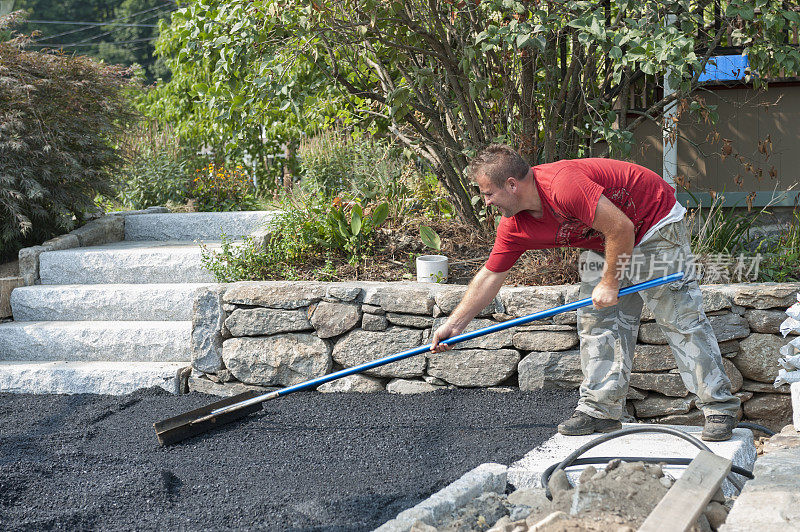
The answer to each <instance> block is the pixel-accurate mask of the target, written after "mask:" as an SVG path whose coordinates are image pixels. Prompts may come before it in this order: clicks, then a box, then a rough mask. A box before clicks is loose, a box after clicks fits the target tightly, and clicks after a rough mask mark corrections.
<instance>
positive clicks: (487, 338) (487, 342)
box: [432, 318, 514, 349]
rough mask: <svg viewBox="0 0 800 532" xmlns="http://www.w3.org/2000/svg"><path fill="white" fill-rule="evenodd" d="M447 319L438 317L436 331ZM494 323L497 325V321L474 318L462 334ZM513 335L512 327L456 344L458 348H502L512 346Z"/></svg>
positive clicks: (434, 328)
mask: <svg viewBox="0 0 800 532" xmlns="http://www.w3.org/2000/svg"><path fill="white" fill-rule="evenodd" d="M445 321H446V320H445V319H444V318H436V320H435V321H434V323H433V328H432V330H433V331H435V330H436V329H438V328H439V327H441V326H442V324H444V322H445ZM492 325H497V322H495V321H493V320H486V319H480V318H478V319H474V320H472V321H471V322H469V324H468V325H467V326H466V327H465V328H464V330H463V331H462V334H463V333H469V332H472V331H477V330H478V329H483V328H484V327H490V326H492ZM513 335H514V333H513V331H512V330H511V329H505V330H502V331H497V332H493V333H491V334H487V335H484V336H479V337H478V338H473V339H472V340H467V341H466V342H461V343H459V344H456V347H457V348H458V349H501V348H503V347H511V346H512V344H513V341H512V338H513Z"/></svg>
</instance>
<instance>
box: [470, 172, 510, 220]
mask: <svg viewBox="0 0 800 532" xmlns="http://www.w3.org/2000/svg"><path fill="white" fill-rule="evenodd" d="M475 183H476V184H477V185H478V189H480V191H481V195H482V196H483V201H484V203H486V206H487V207H488V206H489V205H494V206H495V207H497V210H499V211H500V214H502V215H503V216H504V217H506V218H510V217H512V216H514V215H515V214H517V213H518V212H519V211H520V210H521V208H520V203H519V199H518V198H517V196H516V194H514V192H515V191H516V186H515V184H516V182H515V181H514V180H513V179H506V182H505V184H504V185H503V186H502V187H498V186H497V185H495V184H494V182H493V181H492V180H491V179H489V178H488V177H487V176H486V175H484V174H481V175H479V176H478V177H477V178H476V179H475Z"/></svg>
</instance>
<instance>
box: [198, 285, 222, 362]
mask: <svg viewBox="0 0 800 532" xmlns="http://www.w3.org/2000/svg"><path fill="white" fill-rule="evenodd" d="M224 291H225V288H224V287H223V286H211V287H203V288H198V289H197V290H196V291H195V293H194V297H193V299H194V306H193V309H192V336H191V338H192V339H191V342H192V346H191V350H192V367H193V368H195V369H197V370H198V371H201V372H203V373H216V372H217V371H219V370H221V369H222V368H223V367H224V366H223V364H222V324H223V323H224V321H225V311H224V310H223V309H222V294H223V292H224Z"/></svg>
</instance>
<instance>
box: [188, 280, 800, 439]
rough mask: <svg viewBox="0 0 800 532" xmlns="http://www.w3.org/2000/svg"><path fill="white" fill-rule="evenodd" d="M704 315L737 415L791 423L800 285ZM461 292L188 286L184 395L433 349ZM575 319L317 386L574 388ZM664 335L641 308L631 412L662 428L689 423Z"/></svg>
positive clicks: (735, 296)
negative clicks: (790, 361)
mask: <svg viewBox="0 0 800 532" xmlns="http://www.w3.org/2000/svg"><path fill="white" fill-rule="evenodd" d="M702 289H703V294H704V307H705V312H706V314H707V315H708V316H709V319H710V320H711V325H712V327H713V328H714V331H715V333H716V335H717V339H718V341H719V342H720V348H721V351H722V353H723V356H724V363H725V369H726V371H727V373H728V376H729V377H730V379H731V382H732V383H733V391H734V392H735V393H736V395H738V396H739V397H740V398H741V399H742V402H743V411H744V417H745V418H746V419H747V420H750V421H754V422H758V423H762V424H765V425H767V426H770V427H777V428H778V429H779V428H780V427H782V426H783V425H785V424H787V423H790V422H791V397H790V394H789V386H788V385H786V386H781V387H780V388H777V389H776V388H774V387H773V386H772V382H773V381H774V379H775V377H776V376H777V375H778V369H779V366H778V363H777V360H778V358H779V352H778V350H779V348H780V347H781V346H782V345H785V344H786V343H787V340H785V339H784V338H783V337H781V336H780V335H779V334H778V329H779V325H780V323H781V322H782V321H783V320H784V319H785V317H786V316H785V314H784V311H785V309H786V308H788V307H789V306H790V305H791V304H793V303H794V302H795V301H796V293H797V292H798V291H800V283H785V284H774V283H764V284H736V285H706V286H703V287H702ZM465 290H466V287H464V286H454V285H436V284H424V283H367V282H364V283H317V282H243V283H233V284H228V285H213V286H211V287H208V288H203V289H200V290H198V292H197V294H196V298H195V308H194V320H193V321H194V323H193V331H192V344H193V345H192V351H193V362H192V365H193V367H194V369H195V370H198V371H199V372H200V373H201V374H203V375H202V376H201V377H200V378H197V377H194V378H193V379H192V384H193V386H192V387H193V388H195V389H201V390H204V391H212V388H214V387H215V386H218V383H228V387H231V386H233V385H234V384H235V383H236V382H237V381H238V383H240V384H239V385H238V386H235V387H236V389H237V390H241V389H242V386H241V384H242V383H243V384H246V385H257V386H264V387H274V386H290V385H293V384H297V383H300V382H303V381H305V380H308V379H311V378H315V377H318V376H322V375H325V374H327V373H330V372H332V371H336V370H339V369H341V368H344V367H351V366H355V365H357V364H361V363H363V362H366V361H369V360H373V359H376V358H379V357H383V356H386V355H390V354H393V353H397V352H399V351H402V350H404V349H408V348H412V347H416V346H418V345H422V344H425V343H429V342H430V336H431V331H432V330H435V328H436V327H438V325H439V324H440V323H442V322H443V321H444V320H445V319H446V317H447V315H448V314H449V313H450V312H452V311H453V309H454V308H455V307H456V305H457V304H458V302H459V301H460V299H461V297H462V295H463V294H464V291H465ZM577 295H578V287H577V286H540V287H508V288H503V289H502V290H501V291H500V293H499V294H498V296H497V298H495V300H494V301H493V302H492V303H491V304H490V305H489V306H488V307H487V308H485V309H484V310H483V311H482V312H481V313H480V315H479V316H478V317H477V318H476V319H475V320H474V321H473V322H472V324H471V325H470V327H469V328H468V329H467V331H469V330H474V329H477V328H480V327H485V326H488V325H492V324H494V323H497V322H500V321H504V320H507V319H511V318H517V317H520V316H524V315H527V314H530V313H533V312H537V311H541V310H545V309H549V308H552V307H555V306H558V305H561V304H564V303H565V302H571V301H574V300H576V299H577ZM575 324H576V313H575V312H574V311H573V312H569V313H565V314H561V315H558V316H554V317H553V318H552V319H548V320H544V321H538V322H534V323H532V324H529V325H526V326H522V327H517V328H514V329H509V330H506V331H502V332H496V333H493V334H490V335H487V336H484V337H481V338H477V339H474V340H471V341H468V342H465V343H463V344H459V345H458V346H457V347H458V348H457V349H454V350H453V351H450V352H447V353H440V354H430V355H424V356H423V355H418V356H415V357H411V358H409V359H405V360H403V361H400V362H395V363H392V364H389V365H387V366H383V367H378V368H374V369H372V370H369V371H368V372H367V373H366V374H365V375H351V376H349V377H345V378H343V379H339V380H336V381H332V382H329V383H327V384H324V385H322V386H320V387H319V390H320V391H362V392H368V391H378V390H384V389H386V390H389V391H393V392H400V393H404V392H421V391H428V390H434V389H437V387H441V386H458V387H498V386H506V387H508V386H512V387H519V388H520V389H522V390H536V389H552V388H564V389H575V388H577V387H578V385H579V383H580V381H581V371H580V356H579V350H578V335H577V331H576V326H575ZM666 343H667V342H666V339H665V338H664V336H663V334H661V332H660V330H659V328H658V326H657V325H656V324H655V322H654V321H653V317H652V315H651V314H650V313H649V311H647V309H645V310H644V311H643V315H642V324H641V327H640V329H639V338H638V344H637V346H636V352H635V356H634V361H633V373H632V375H631V389H630V393H629V394H628V411H629V412H630V414H631V415H632V416H634V417H636V418H637V419H641V420H647V421H652V422H658V423H672V424H698V423H699V422H700V421H701V420H702V413H701V412H699V411H698V410H697V409H696V408H695V405H694V401H693V398H692V397H691V396H690V395H689V394H688V392H687V391H686V389H685V387H684V385H683V382H682V380H681V378H680V375H679V374H678V373H677V369H676V365H675V360H674V358H673V357H672V354H671V351H670V348H669V346H668V345H666Z"/></svg>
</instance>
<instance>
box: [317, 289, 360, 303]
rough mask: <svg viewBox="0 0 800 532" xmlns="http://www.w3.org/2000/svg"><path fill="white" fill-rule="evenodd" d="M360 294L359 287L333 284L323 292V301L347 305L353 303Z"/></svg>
mask: <svg viewBox="0 0 800 532" xmlns="http://www.w3.org/2000/svg"><path fill="white" fill-rule="evenodd" d="M362 292H363V290H362V289H361V287H359V286H352V285H344V284H343V285H340V284H335V285H333V286H329V287H328V290H327V291H326V292H325V300H326V301H341V302H344V303H349V302H351V301H355V300H356V298H357V297H358V296H360V295H361V293H362Z"/></svg>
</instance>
